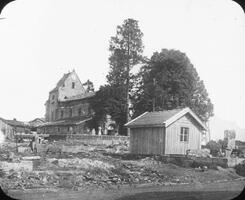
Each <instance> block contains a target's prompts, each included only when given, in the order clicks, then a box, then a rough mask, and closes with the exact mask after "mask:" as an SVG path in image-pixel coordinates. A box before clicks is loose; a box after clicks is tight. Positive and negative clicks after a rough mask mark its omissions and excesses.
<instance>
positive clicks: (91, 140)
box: [69, 135, 129, 145]
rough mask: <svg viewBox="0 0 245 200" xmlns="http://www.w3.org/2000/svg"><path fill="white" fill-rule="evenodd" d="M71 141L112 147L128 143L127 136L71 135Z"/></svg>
mask: <svg viewBox="0 0 245 200" xmlns="http://www.w3.org/2000/svg"><path fill="white" fill-rule="evenodd" d="M69 139H71V140H79V141H83V142H84V143H86V144H104V145H113V144H119V143H123V142H129V137H128V136H111V135H72V136H70V137H69Z"/></svg>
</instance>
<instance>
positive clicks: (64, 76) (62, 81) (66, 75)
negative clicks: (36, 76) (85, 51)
mask: <svg viewBox="0 0 245 200" xmlns="http://www.w3.org/2000/svg"><path fill="white" fill-rule="evenodd" d="M70 74H71V72H68V73H67V74H64V75H63V77H62V78H61V79H60V80H59V81H58V83H57V84H56V86H55V88H54V89H52V90H51V91H50V92H54V91H56V90H58V89H59V87H61V86H62V85H63V84H64V82H65V80H66V79H67V78H68V76H69V75H70Z"/></svg>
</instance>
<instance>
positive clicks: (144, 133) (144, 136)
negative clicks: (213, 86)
mask: <svg viewBox="0 0 245 200" xmlns="http://www.w3.org/2000/svg"><path fill="white" fill-rule="evenodd" d="M125 126H126V127H128V128H130V152H131V153H133V154H148V155H150V154H151V155H152V154H155V155H168V154H182V155H184V154H186V152H187V150H198V149H201V138H202V135H203V134H204V133H205V132H206V131H207V128H206V125H205V124H204V123H203V122H202V121H201V119H200V118H199V117H198V116H197V115H196V114H195V113H194V112H193V111H192V110H191V109H190V108H183V109H174V110H166V111H157V112H145V113H143V114H142V115H140V116H138V117H136V118H135V119H133V120H131V121H129V122H128V123H127V124H125Z"/></svg>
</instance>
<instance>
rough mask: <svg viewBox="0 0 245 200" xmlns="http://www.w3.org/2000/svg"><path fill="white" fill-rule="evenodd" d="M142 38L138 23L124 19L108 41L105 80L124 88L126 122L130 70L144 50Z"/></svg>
mask: <svg viewBox="0 0 245 200" xmlns="http://www.w3.org/2000/svg"><path fill="white" fill-rule="evenodd" d="M142 37H143V33H142V32H141V30H140V29H139V25H138V21H136V20H134V19H126V20H124V22H123V24H122V25H121V26H117V33H116V36H115V37H111V40H110V47H109V51H110V52H111V55H110V57H109V64H110V71H109V74H108V75H107V80H108V83H109V85H111V86H113V87H118V86H120V87H124V90H125V99H126V105H125V110H126V112H125V113H126V119H127V121H129V120H130V114H129V104H130V99H129V97H130V90H131V89H132V74H131V73H130V70H131V69H132V67H133V66H135V65H137V64H139V63H140V62H141V58H142V53H143V48H144V47H143V44H142Z"/></svg>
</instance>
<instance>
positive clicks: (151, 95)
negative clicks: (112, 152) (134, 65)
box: [133, 49, 213, 121]
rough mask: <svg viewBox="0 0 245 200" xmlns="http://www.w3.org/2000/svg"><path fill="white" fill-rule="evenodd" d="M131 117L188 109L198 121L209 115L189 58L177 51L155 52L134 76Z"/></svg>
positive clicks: (201, 85)
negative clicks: (134, 84) (134, 88)
mask: <svg viewBox="0 0 245 200" xmlns="http://www.w3.org/2000/svg"><path fill="white" fill-rule="evenodd" d="M137 78H138V79H137V84H138V85H139V86H138V88H137V91H136V92H135V95H134V98H133V104H134V115H135V116H137V115H139V114H141V113H143V112H145V111H152V110H153V101H155V110H164V109H166V110H171V109H175V108H181V107H190V108H191V109H192V110H193V111H194V112H195V113H196V114H197V115H198V116H199V117H200V118H201V119H202V120H204V121H207V120H208V118H209V117H210V116H212V115H213V104H212V103H211V100H210V98H209V97H208V93H207V90H206V89H205V86H204V83H203V81H202V80H200V78H199V76H198V73H197V71H196V69H195V68H194V66H193V65H192V64H191V62H190V60H189V58H188V57H187V56H186V55H185V54H184V53H182V52H180V51H177V50H167V49H162V51H161V52H160V53H159V52H155V53H154V54H153V56H152V57H151V59H150V60H149V61H148V62H147V64H145V65H144V66H143V67H142V68H141V71H140V72H139V74H138V77H137Z"/></svg>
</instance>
